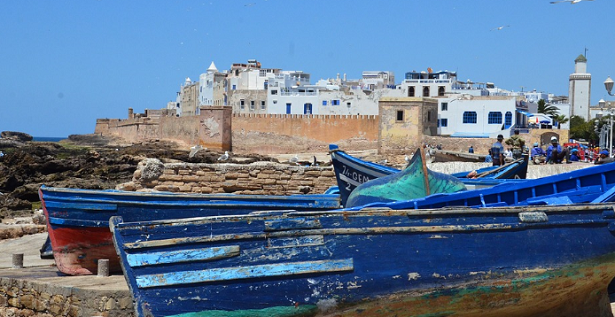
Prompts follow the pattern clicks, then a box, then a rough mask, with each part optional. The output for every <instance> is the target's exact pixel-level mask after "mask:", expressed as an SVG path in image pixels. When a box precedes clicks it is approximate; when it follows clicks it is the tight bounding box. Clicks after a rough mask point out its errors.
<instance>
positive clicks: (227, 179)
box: [118, 159, 337, 195]
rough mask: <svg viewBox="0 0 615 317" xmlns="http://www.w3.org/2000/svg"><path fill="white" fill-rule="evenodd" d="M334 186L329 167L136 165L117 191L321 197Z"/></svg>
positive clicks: (202, 164) (147, 162)
mask: <svg viewBox="0 0 615 317" xmlns="http://www.w3.org/2000/svg"><path fill="white" fill-rule="evenodd" d="M335 185H337V183H336V179H335V174H334V172H333V168H332V167H331V166H322V167H320V166H313V167H309V166H295V165H286V164H279V163H271V162H258V163H253V164H249V165H242V164H230V163H225V164H206V163H166V164H162V163H161V162H160V161H158V160H156V159H147V160H144V161H143V162H141V163H139V168H138V169H137V170H136V171H135V173H134V176H133V180H132V181H131V182H129V183H125V184H121V185H119V186H118V189H122V190H128V191H148V190H157V191H169V192H180V193H204V194H215V193H235V194H243V195H293V194H308V193H309V194H322V193H324V192H325V191H326V190H327V189H328V188H329V187H331V186H335Z"/></svg>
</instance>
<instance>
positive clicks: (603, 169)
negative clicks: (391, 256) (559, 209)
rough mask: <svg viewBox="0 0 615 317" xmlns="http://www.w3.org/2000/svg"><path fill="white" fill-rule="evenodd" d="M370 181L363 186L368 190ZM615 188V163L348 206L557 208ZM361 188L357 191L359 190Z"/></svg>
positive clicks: (350, 202)
mask: <svg viewBox="0 0 615 317" xmlns="http://www.w3.org/2000/svg"><path fill="white" fill-rule="evenodd" d="M369 185H370V182H368V183H364V184H362V185H361V186H363V187H367V186H369ZM613 186H615V163H609V164H604V165H596V166H593V167H588V168H584V169H580V170H575V171H571V172H566V173H561V174H556V175H551V176H547V177H542V178H537V179H533V180H531V181H521V182H507V183H503V184H500V185H496V186H493V187H488V188H480V189H476V190H468V191H461V192H455V193H440V194H434V195H430V196H427V197H422V198H416V199H411V200H399V201H394V199H387V197H379V198H378V199H374V200H373V201H375V202H373V203H366V202H369V200H370V199H369V197H358V198H357V199H354V198H353V197H352V196H353V195H361V193H354V192H353V193H352V194H351V197H350V198H349V200H348V201H347V205H345V207H346V208H347V210H359V209H362V208H366V207H372V208H390V209H429V208H444V207H456V206H465V207H501V206H516V205H540V204H542V205H555V204H579V203H588V202H591V201H593V200H594V199H596V198H597V197H599V196H601V195H603V194H604V193H605V192H608V191H609V190H610V189H611V188H612V187H613ZM360 188H361V187H358V188H357V189H356V190H355V191H357V190H359V189H360Z"/></svg>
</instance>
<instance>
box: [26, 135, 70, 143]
mask: <svg viewBox="0 0 615 317" xmlns="http://www.w3.org/2000/svg"><path fill="white" fill-rule="evenodd" d="M64 139H68V137H64V138H59V137H49V136H35V137H33V140H32V141H38V142H60V141H61V140H64Z"/></svg>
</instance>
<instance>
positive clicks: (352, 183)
mask: <svg viewBox="0 0 615 317" xmlns="http://www.w3.org/2000/svg"><path fill="white" fill-rule="evenodd" d="M329 150H330V153H331V161H332V162H333V167H334V170H335V177H336V179H337V184H338V188H339V192H340V198H341V202H342V205H344V206H345V205H346V202H347V200H348V197H349V196H350V193H351V192H352V191H353V190H354V189H355V188H357V186H359V185H361V184H363V183H366V182H368V181H370V180H374V179H376V178H380V177H384V176H387V175H391V174H394V173H398V172H399V170H398V169H395V168H392V167H388V166H384V165H379V164H376V163H372V162H368V161H363V160H361V159H358V158H356V157H353V156H351V155H348V154H347V153H345V152H343V151H340V150H339V149H338V147H337V145H335V144H330V145H329ZM527 166H528V160H527V157H525V159H524V160H523V161H522V162H519V164H511V165H509V166H506V167H504V168H502V169H500V170H498V171H497V172H495V173H492V174H489V173H490V172H491V171H493V170H494V169H497V168H498V167H497V166H496V167H492V166H490V167H486V168H481V169H478V170H477V174H488V175H487V176H485V177H484V178H479V179H471V178H466V176H467V175H468V173H469V172H462V173H455V174H452V176H455V177H457V178H459V179H460V180H461V181H462V182H463V183H464V184H465V185H466V187H467V188H468V189H477V188H485V187H491V186H494V185H498V184H501V183H502V182H515V180H513V179H519V178H520V179H525V177H526V175H527Z"/></svg>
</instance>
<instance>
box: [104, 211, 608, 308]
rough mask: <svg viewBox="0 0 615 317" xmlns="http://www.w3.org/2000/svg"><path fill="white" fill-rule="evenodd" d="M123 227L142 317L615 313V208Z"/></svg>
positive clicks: (278, 217)
mask: <svg viewBox="0 0 615 317" xmlns="http://www.w3.org/2000/svg"><path fill="white" fill-rule="evenodd" d="M111 227H112V229H111V230H112V231H113V234H114V242H115V245H116V249H117V251H118V253H119V254H120V256H121V259H122V266H123V269H124V274H125V277H126V279H127V281H128V283H129V287H130V289H131V291H132V293H133V296H134V299H135V309H136V313H137V316H153V317H158V316H315V315H318V316H329V315H330V316H417V315H418V316H579V315H592V316H610V305H609V301H608V294H607V284H608V283H609V282H610V281H611V280H612V279H613V277H615V237H614V235H613V230H615V212H613V205H612V204H587V205H573V206H540V207H515V208H486V209H472V210H470V209H444V210H420V211H417V210H397V211H393V210H370V211H358V212H336V211H325V212H297V213H276V212H270V213H264V212H263V213H253V214H251V215H243V216H221V217H207V218H200V219H189V220H178V221H158V222H133V223H124V222H123V221H122V220H121V218H119V217H114V218H113V219H112V220H111ZM237 294H241V296H237ZM183 314H186V315H183Z"/></svg>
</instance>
